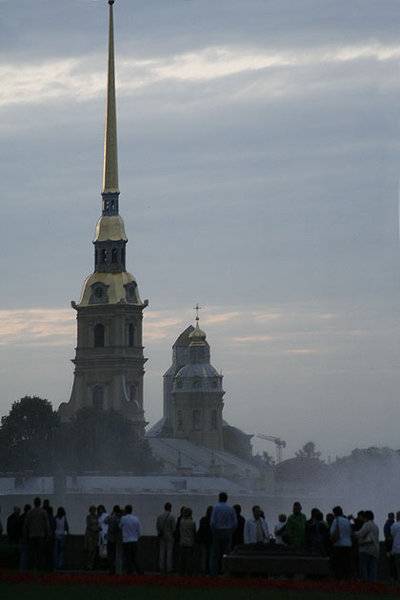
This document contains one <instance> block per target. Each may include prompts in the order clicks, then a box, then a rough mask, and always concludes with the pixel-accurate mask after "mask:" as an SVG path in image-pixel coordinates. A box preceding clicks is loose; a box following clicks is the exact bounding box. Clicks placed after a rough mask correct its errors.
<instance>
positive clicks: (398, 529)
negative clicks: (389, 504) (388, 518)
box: [390, 511, 400, 582]
mask: <svg viewBox="0 0 400 600" xmlns="http://www.w3.org/2000/svg"><path fill="white" fill-rule="evenodd" d="M390 535H391V536H392V539H393V545H392V555H393V559H394V564H395V568H396V576H397V581H398V582H400V511H398V512H397V513H396V523H393V525H392V526H391V528H390Z"/></svg>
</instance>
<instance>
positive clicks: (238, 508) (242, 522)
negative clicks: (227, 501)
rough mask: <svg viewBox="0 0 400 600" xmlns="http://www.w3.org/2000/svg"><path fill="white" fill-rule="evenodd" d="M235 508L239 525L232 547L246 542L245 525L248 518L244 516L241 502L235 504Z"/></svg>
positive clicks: (234, 533) (234, 534)
mask: <svg viewBox="0 0 400 600" xmlns="http://www.w3.org/2000/svg"><path fill="white" fill-rule="evenodd" d="M233 508H234V510H235V513H236V518H237V527H236V529H235V531H234V532H233V536H232V548H234V547H235V546H240V545H241V544H244V525H245V523H246V519H245V518H244V517H243V516H242V507H241V506H240V504H234V506H233Z"/></svg>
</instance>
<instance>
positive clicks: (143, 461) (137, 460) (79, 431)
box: [63, 408, 160, 475]
mask: <svg viewBox="0 0 400 600" xmlns="http://www.w3.org/2000/svg"><path fill="white" fill-rule="evenodd" d="M63 434H64V435H66V437H67V447H68V453H67V456H66V460H65V462H66V467H67V468H68V470H71V471H74V472H77V473H79V472H88V471H96V472H102V473H108V474H110V475H111V474H115V473H116V472H129V473H135V474H144V473H146V472H148V471H157V470H158V469H159V466H160V465H159V463H158V462H157V461H156V460H155V459H154V458H153V456H152V454H151V451H150V448H149V446H148V442H147V441H146V440H139V439H138V438H137V435H136V431H135V426H134V424H133V423H132V422H131V421H129V420H128V419H126V418H125V417H124V416H123V415H121V414H120V413H118V412H116V411H114V410H108V411H98V410H96V409H94V408H82V409H81V410H80V411H78V412H77V413H76V415H75V416H74V418H73V419H72V420H71V421H70V423H68V424H66V425H65V430H64V432H63Z"/></svg>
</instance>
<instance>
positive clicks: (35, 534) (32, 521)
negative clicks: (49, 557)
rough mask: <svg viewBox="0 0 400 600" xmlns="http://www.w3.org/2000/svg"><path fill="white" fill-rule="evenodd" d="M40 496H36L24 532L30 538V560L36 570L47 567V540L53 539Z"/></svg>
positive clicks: (27, 516)
mask: <svg viewBox="0 0 400 600" xmlns="http://www.w3.org/2000/svg"><path fill="white" fill-rule="evenodd" d="M41 504H42V502H41V500H40V498H35V499H34V501H33V508H32V510H30V511H29V512H28V513H27V515H26V517H25V521H24V533H25V535H26V538H27V540H28V546H29V562H30V565H31V566H32V567H33V568H34V569H36V570H41V571H42V570H44V569H45V567H46V554H45V553H46V542H47V541H48V540H49V539H51V534H52V532H51V529H50V524H49V518H48V515H47V512H46V511H45V510H44V508H42V506H41Z"/></svg>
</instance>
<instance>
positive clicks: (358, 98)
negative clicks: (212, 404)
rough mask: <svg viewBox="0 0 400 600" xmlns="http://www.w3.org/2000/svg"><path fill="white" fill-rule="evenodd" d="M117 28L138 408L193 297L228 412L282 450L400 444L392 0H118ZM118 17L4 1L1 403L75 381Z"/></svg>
mask: <svg viewBox="0 0 400 600" xmlns="http://www.w3.org/2000/svg"><path fill="white" fill-rule="evenodd" d="M115 25H116V45H117V84H118V117H119V145H120V188H121V201H120V202H121V204H120V205H121V213H122V215H123V217H124V220H125V224H126V230H127V233H128V237H129V245H128V267H129V270H130V271H131V272H132V273H133V274H134V275H135V277H136V278H137V281H138V283H139V289H140V292H141V296H142V298H149V300H150V306H149V308H148V309H147V310H146V321H145V329H144V343H145V346H146V356H148V358H149V361H148V363H147V373H146V376H145V403H146V414H147V418H148V420H149V421H150V422H154V421H155V420H156V419H157V418H159V417H160V416H161V411H162V374H163V372H164V371H165V370H166V369H167V368H168V366H169V364H170V347H171V345H172V343H173V341H174V339H175V338H176V337H177V336H178V334H179V333H180V331H181V330H182V329H184V328H185V327H186V326H187V325H188V324H189V323H190V322H192V321H193V311H192V307H193V306H194V304H195V303H196V302H200V304H201V305H202V306H204V307H205V308H204V310H203V311H202V313H203V314H202V325H203V327H204V328H205V330H206V332H207V334H208V341H209V343H210V345H211V350H212V362H213V364H214V366H215V367H217V368H218V369H222V371H223V373H224V375H225V379H224V387H225V390H226V403H225V417H226V419H227V420H228V421H229V422H231V423H232V424H234V425H236V426H239V427H241V428H243V429H245V430H246V431H247V432H250V433H256V432H263V433H269V434H276V435H279V436H281V437H282V438H283V439H285V440H286V441H287V442H288V451H287V456H288V455H289V454H291V453H292V452H294V451H295V450H296V449H298V448H299V447H300V446H301V445H302V444H304V443H305V442H307V441H308V440H314V441H315V442H316V443H317V444H318V445H319V446H320V449H321V450H322V451H323V455H324V457H327V456H328V455H331V456H332V457H334V456H335V455H336V454H343V453H345V452H347V451H349V450H351V449H352V448H354V447H365V446H369V445H390V446H392V447H395V448H399V447H400V435H399V422H400V398H399V389H400V352H399V316H400V315H399V308H398V307H399V300H400V294H399V268H400V256H399V236H398V228H399V227H398V224H399V218H398V201H399V193H398V188H399V185H398V184H399V166H398V165H399V156H400V147H399V146H400V145H399V109H398V107H399V104H400V94H399V92H400V71H399V58H400V34H399V31H400V3H399V2H398V0H396V1H394V0H393V1H391V0H350V2H349V0H324V1H321V0H294V1H293V0H218V1H217V2H216V1H215V0H146V2H139V0H137V1H136V0H117V2H116V4H115ZM106 31H107V8H106V2H105V0H98V1H94V0H68V1H67V0H12V2H10V1H7V2H6V1H4V0H0V77H1V82H2V84H1V87H0V113H1V114H0V174H1V182H2V183H1V188H2V194H1V207H2V214H1V219H0V223H1V225H0V228H1V240H2V252H1V255H0V273H1V281H2V288H1V290H2V294H1V310H0V389H1V394H0V413H2V414H4V413H6V412H7V411H8V409H9V407H10V405H11V403H12V402H13V401H14V400H16V399H18V398H20V397H21V396H23V395H24V394H38V395H41V396H44V397H47V398H48V399H49V400H51V401H52V402H53V403H54V405H55V406H58V404H59V403H60V402H62V401H66V400H68V399H69V394H70V389H71V384H72V378H73V366H72V364H71V363H70V362H69V360H70V359H71V358H72V357H73V355H74V346H75V341H76V340H75V313H74V311H73V310H72V309H71V308H70V300H72V299H75V300H78V299H79V295H80V289H81V285H82V283H83V280H84V277H85V276H86V275H87V274H89V273H90V272H91V270H92V264H93V247H92V244H91V241H92V239H93V234H94V227H95V223H96V220H97V218H98V216H99V214H100V206H101V202H100V200H101V198H100V186H101V168H102V143H103V116H104V92H105V74H106V73H105V65H106ZM265 448H269V449H270V451H271V452H273V448H271V447H270V446H265Z"/></svg>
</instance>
